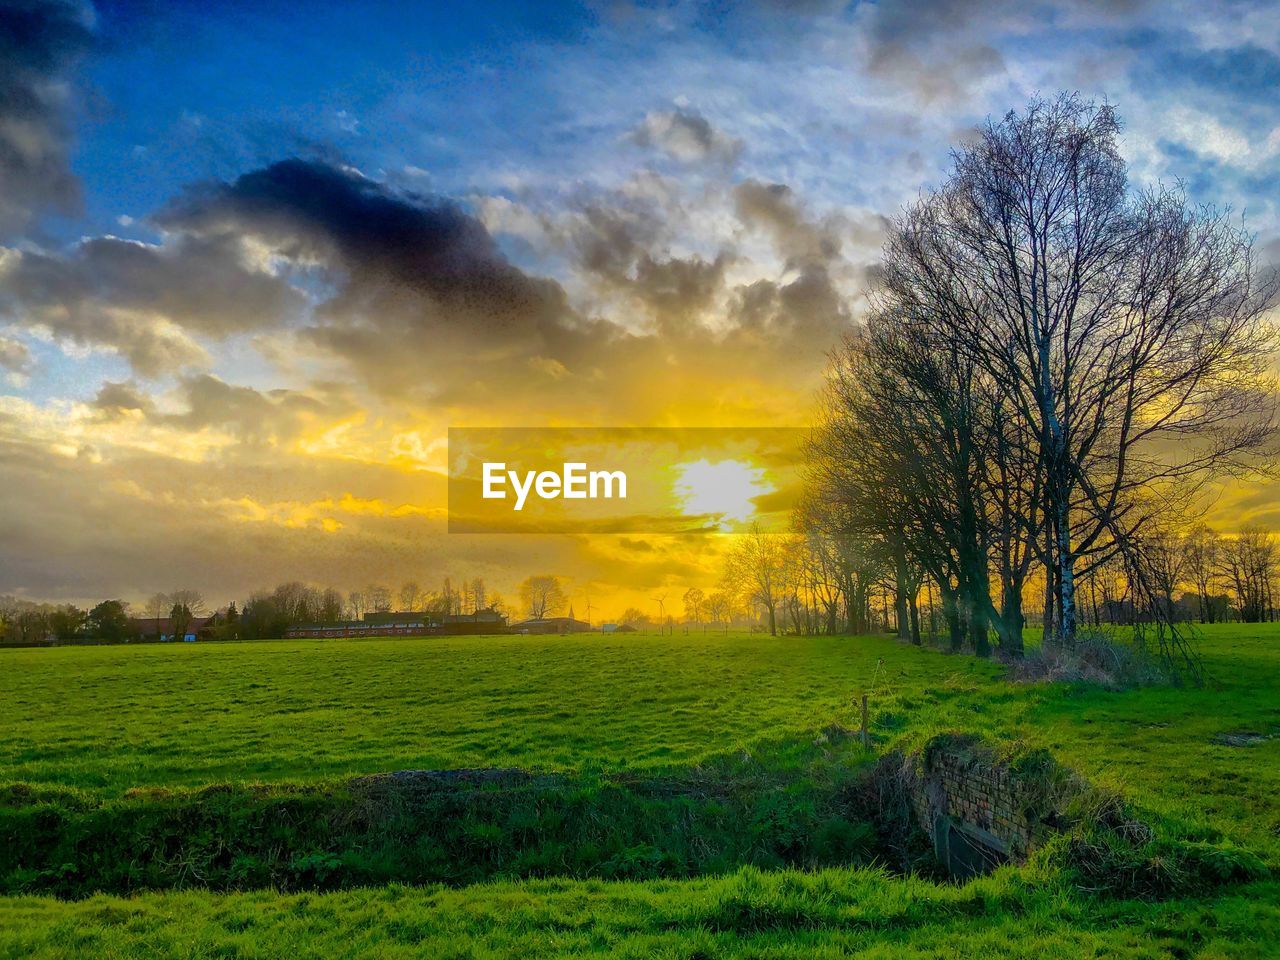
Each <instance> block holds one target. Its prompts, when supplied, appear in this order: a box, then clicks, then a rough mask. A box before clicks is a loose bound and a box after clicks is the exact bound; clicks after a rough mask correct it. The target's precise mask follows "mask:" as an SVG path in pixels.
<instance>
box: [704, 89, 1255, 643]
mask: <svg viewBox="0 0 1280 960" xmlns="http://www.w3.org/2000/svg"><path fill="white" fill-rule="evenodd" d="M1119 130H1120V124H1119V120H1118V119H1117V117H1116V114H1115V112H1114V111H1113V110H1112V108H1111V107H1110V106H1107V105H1105V104H1104V105H1098V104H1095V103H1090V102H1085V101H1083V100H1081V99H1080V98H1078V97H1076V96H1070V95H1063V96H1060V97H1058V98H1057V99H1054V100H1036V101H1033V102H1032V103H1031V104H1030V105H1029V107H1028V108H1027V109H1026V110H1025V111H1024V112H1022V113H1010V114H1008V115H1007V116H1005V117H1004V118H1002V119H1000V120H998V121H996V120H993V121H990V122H988V123H987V124H986V125H985V127H984V128H983V129H982V130H981V131H980V134H979V135H978V136H977V137H976V138H975V139H974V140H973V141H972V142H970V143H967V144H964V145H961V146H960V147H958V148H957V149H956V150H955V151H954V153H953V163H952V168H951V171H950V174H949V176H948V177H947V179H946V180H945V182H944V183H942V185H941V186H940V187H938V189H936V190H933V191H931V192H929V193H927V194H925V195H923V196H922V197H921V198H920V199H919V200H918V201H917V202H915V203H914V204H912V205H911V206H909V207H908V208H907V209H906V210H905V211H904V212H903V214H902V215H901V216H899V217H898V218H897V219H896V220H895V221H894V222H893V223H892V225H891V228H890V230H889V235H888V239H887V241H886V244H885V251H884V259H883V263H882V265H881V267H880V270H879V283H878V288H877V290H876V291H875V293H874V295H873V309H872V311H871V312H870V315H869V316H868V318H867V319H866V321H865V322H864V323H863V324H861V325H860V327H859V328H858V329H857V330H856V331H854V332H853V333H852V334H850V335H849V336H848V337H847V338H846V340H845V341H844V343H843V344H842V345H841V346H840V348H839V349H838V350H836V351H835V353H834V354H833V356H832V358H831V363H830V368H829V373H828V377H827V385H826V389H825V391H824V394H823V397H822V414H821V418H820V423H819V425H818V426H817V428H816V429H815V431H814V435H813V438H812V441H811V443H810V445H809V451H808V453H809V489H808V491H807V494H806V497H805V501H804V503H803V504H802V506H801V507H800V509H799V510H797V512H796V517H795V529H796V534H795V536H793V537H792V538H790V540H789V541H786V540H783V539H779V538H777V537H769V536H767V535H762V534H759V533H756V534H753V535H752V536H748V537H746V538H744V539H743V542H742V543H740V544H739V545H738V546H737V547H736V548H735V549H734V551H733V553H732V555H731V557H730V559H729V562H728V565H727V571H726V577H727V580H728V581H729V582H731V583H733V584H735V585H736V587H737V588H738V589H739V590H740V591H745V592H746V593H747V594H749V595H750V596H752V597H753V598H754V599H755V600H756V601H757V602H759V603H760V604H761V606H762V607H763V608H764V611H765V614H766V616H767V617H768V620H769V623H770V627H771V629H774V630H776V629H777V627H778V623H779V620H780V619H782V620H784V621H785V620H786V619H787V618H790V619H794V618H795V616H796V612H797V610H796V609H794V608H803V609H809V610H810V611H812V613H811V614H809V616H810V617H811V618H813V619H816V620H817V621H818V622H820V623H822V624H824V626H825V628H826V629H831V628H832V626H833V625H834V624H835V623H836V622H837V621H839V620H841V619H843V621H844V622H843V624H841V626H842V627H843V628H844V629H848V630H855V631H856V630H859V629H860V628H861V627H863V626H865V624H866V620H867V618H869V617H870V616H871V615H872V609H871V605H870V598H871V597H873V596H874V594H875V592H876V589H877V585H878V584H881V583H883V582H884V581H886V580H887V581H888V582H889V584H890V593H891V594H892V602H893V607H894V609H893V615H892V619H893V621H894V623H895V625H896V626H897V629H898V630H899V631H900V632H902V634H903V635H904V636H908V637H911V638H913V639H916V640H918V639H919V636H920V631H921V626H920V624H921V604H922V602H927V604H928V610H929V612H930V613H933V612H934V611H935V610H936V611H940V613H941V617H942V619H943V620H944V621H945V629H946V632H947V635H948V637H949V642H950V645H951V646H952V647H953V648H954V649H961V648H968V649H971V650H973V651H975V652H977V653H979V654H988V653H990V652H991V651H992V644H993V641H994V644H995V646H996V647H998V648H999V649H1000V650H1001V651H1002V652H1004V653H1006V654H1008V655H1012V656H1019V655H1020V654H1021V651H1022V637H1023V629H1024V626H1025V624H1026V621H1027V614H1026V612H1025V609H1024V607H1025V606H1026V604H1027V603H1029V602H1030V603H1035V602H1036V600H1034V599H1032V597H1033V596H1036V597H1038V602H1039V612H1040V616H1039V619H1040V620H1041V621H1042V623H1043V624H1044V625H1045V636H1046V638H1047V640H1048V642H1050V643H1052V644H1057V645H1060V646H1062V647H1064V648H1070V647H1071V646H1072V645H1073V644H1074V643H1075V641H1076V637H1077V634H1078V631H1079V629H1080V627H1081V625H1082V623H1083V622H1087V621H1088V619H1089V618H1090V617H1091V616H1093V617H1095V618H1096V616H1097V613H1096V612H1095V610H1096V608H1095V607H1094V606H1093V605H1092V604H1091V603H1090V601H1089V594H1090V591H1092V592H1093V593H1094V594H1096V592H1097V588H1098V586H1099V585H1100V583H1101V582H1102V581H1103V580H1105V579H1106V578H1108V577H1112V576H1115V577H1116V579H1118V580H1119V581H1121V582H1123V585H1124V586H1123V590H1124V594H1125V596H1126V598H1127V602H1128V603H1129V604H1131V605H1132V607H1133V613H1132V618H1133V619H1134V620H1135V622H1155V623H1158V624H1161V625H1162V628H1161V629H1160V630H1159V631H1158V633H1157V636H1158V639H1159V644H1160V649H1161V652H1162V653H1163V654H1165V655H1166V656H1167V657H1169V658H1172V659H1177V658H1183V659H1186V658H1188V657H1189V656H1190V655H1189V653H1188V651H1187V649H1186V645H1185V643H1184V638H1183V637H1182V636H1181V634H1180V632H1179V631H1178V630H1177V629H1173V628H1171V629H1164V626H1165V625H1168V624H1169V623H1170V622H1171V621H1172V620H1173V618H1172V616H1171V613H1172V609H1171V593H1172V589H1173V587H1172V586H1171V584H1174V585H1178V584H1182V583H1183V582H1184V579H1186V578H1187V577H1189V578H1190V579H1195V577H1194V575H1191V574H1189V573H1188V574H1186V575H1185V576H1184V568H1185V570H1186V571H1190V570H1191V569H1192V564H1191V563H1190V561H1188V560H1187V559H1186V557H1187V556H1189V555H1190V553H1191V552H1192V551H1193V549H1194V548H1193V547H1192V542H1191V540H1187V541H1186V542H1183V540H1184V538H1182V537H1180V536H1178V535H1176V534H1174V533H1171V532H1170V531H1171V530H1176V529H1179V528H1180V527H1181V526H1183V524H1184V522H1185V520H1186V509H1187V506H1188V505H1189V504H1192V503H1194V502H1196V501H1197V498H1198V494H1200V493H1201V492H1202V491H1203V489H1204V487H1205V485H1206V484H1208V483H1210V482H1212V481H1213V480H1215V479H1216V478H1219V477H1221V476H1223V475H1224V474H1232V473H1235V474H1239V473H1245V472H1249V471H1252V470H1255V469H1257V468H1258V466H1259V464H1260V462H1262V461H1264V460H1265V459H1266V458H1267V457H1268V455H1270V454H1272V453H1273V451H1274V446H1273V443H1274V437H1275V431H1274V423H1273V417H1274V397H1275V395H1276V394H1275V384H1274V382H1273V380H1272V378H1271V376H1270V375H1269V373H1268V363H1269V361H1270V358H1271V355H1272V347H1273V344H1274V332H1273V330H1272V329H1271V327H1270V326H1269V325H1268V324H1267V322H1266V311H1267V309H1268V308H1269V307H1270V306H1272V305H1273V304H1274V302H1275V293H1276V290H1277V282H1276V276H1275V272H1274V271H1270V272H1264V271H1263V270H1261V269H1260V268H1259V267H1258V266H1257V264H1256V262H1255V256H1254V252H1253V239H1252V237H1251V236H1250V235H1249V234H1247V233H1246V232H1244V231H1243V230H1242V229H1240V228H1239V227H1237V226H1236V225H1235V224H1234V223H1233V221H1232V220H1231V219H1230V217H1229V215H1228V214H1227V213H1224V212H1221V211H1218V210H1215V209H1213V208H1210V207H1205V206H1195V205H1193V204H1191V203H1190V202H1189V201H1188V200H1187V198H1186V197H1185V196H1184V195H1183V193H1182V192H1181V190H1180V189H1177V188H1174V189H1168V188H1165V187H1163V186H1151V187H1145V188H1141V189H1134V188H1131V187H1130V185H1129V183H1128V180H1127V173H1126V169H1125V164H1124V161H1123V160H1122V158H1121V155H1120V151H1119V148H1118V144H1117V137H1118V134H1119ZM1203 536H1204V535H1203V534H1197V537H1199V538H1200V540H1203ZM1216 544H1217V550H1218V556H1217V557H1216V558H1215V559H1213V560H1212V561H1205V562H1207V563H1209V564H1210V567H1211V568H1212V570H1213V577H1214V578H1216V579H1215V582H1216V583H1220V584H1222V585H1224V586H1227V587H1229V589H1230V590H1231V591H1232V592H1233V595H1234V597H1235V605H1236V608H1237V611H1238V614H1239V615H1240V616H1242V617H1244V618H1246V619H1250V618H1253V619H1256V618H1258V617H1260V616H1263V615H1269V613H1264V612H1266V611H1269V610H1270V609H1271V584H1272V582H1273V581H1274V557H1273V555H1272V554H1271V553H1270V552H1269V551H1270V550H1271V548H1270V546H1269V544H1270V538H1269V536H1267V535H1265V534H1262V533H1260V532H1258V531H1246V532H1244V533H1242V534H1241V535H1240V536H1238V537H1234V538H1219V539H1218V540H1217V541H1216ZM797 552H798V553H801V554H803V560H802V561H801V562H796V560H795V559H794V555H795V554H796V553H797ZM1175 559H1176V561H1177V564H1176V565H1177V567H1178V569H1176V570H1171V569H1169V566H1168V564H1169V563H1170V562H1171V561H1173V560H1175ZM1174 574H1176V576H1175V575H1174ZM1201 579H1202V582H1201V583H1200V584H1199V586H1198V587H1197V590H1198V596H1200V597H1202V598H1205V603H1206V604H1207V603H1208V599H1207V598H1208V597H1209V595H1210V590H1209V588H1208V586H1207V581H1204V580H1203V577H1202V578H1201ZM1175 581H1176V583H1175ZM1033 588H1035V589H1033ZM801 598H803V599H801ZM1206 609H1207V607H1206Z"/></svg>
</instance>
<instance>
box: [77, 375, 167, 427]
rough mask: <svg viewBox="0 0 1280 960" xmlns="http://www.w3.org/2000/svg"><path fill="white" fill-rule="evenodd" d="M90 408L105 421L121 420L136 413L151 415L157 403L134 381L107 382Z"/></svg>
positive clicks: (100, 388) (99, 389) (90, 404)
mask: <svg viewBox="0 0 1280 960" xmlns="http://www.w3.org/2000/svg"><path fill="white" fill-rule="evenodd" d="M89 406H91V407H93V408H94V410H96V411H97V413H98V416H99V418H100V419H103V420H119V419H120V418H121V417H124V416H128V415H129V414H131V413H133V412H134V411H137V412H138V413H141V414H149V413H151V412H152V411H153V410H154V409H155V403H154V402H153V401H152V400H151V398H150V397H149V396H147V395H146V394H145V393H144V392H143V391H142V389H141V388H140V387H139V386H138V384H137V383H135V382H134V381H132V380H124V381H118V382H117V381H111V380H108V381H106V382H105V383H103V384H102V386H100V387H99V388H98V393H97V395H96V396H94V398H93V400H91V401H90V402H89Z"/></svg>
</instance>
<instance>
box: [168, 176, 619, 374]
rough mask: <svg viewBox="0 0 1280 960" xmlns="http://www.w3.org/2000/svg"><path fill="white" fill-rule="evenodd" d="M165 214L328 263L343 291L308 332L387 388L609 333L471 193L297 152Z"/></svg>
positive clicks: (203, 230)
mask: <svg viewBox="0 0 1280 960" xmlns="http://www.w3.org/2000/svg"><path fill="white" fill-rule="evenodd" d="M156 220H157V222H158V223H160V224H161V225H162V226H164V227H165V228H166V229H170V230H175V231H181V232H183V233H185V234H188V235H191V236H195V237H200V238H203V239H205V240H207V241H215V240H217V239H218V238H226V237H233V236H234V237H247V238H250V239H251V240H252V242H254V243H256V244H259V245H261V246H263V247H265V248H266V249H268V250H270V251H271V253H272V255H273V256H276V257H280V258H283V259H285V260H287V261H289V262H291V263H292V264H294V265H296V266H298V267H305V266H313V267H315V268H316V269H318V270H319V271H321V273H322V274H323V275H324V276H325V277H326V278H327V279H328V280H329V281H330V282H331V283H332V285H333V288H334V290H335V292H334V294H333V296H332V297H330V298H329V299H327V300H325V301H324V302H323V303H322V304H321V305H320V306H319V308H318V309H317V311H316V316H315V322H313V323H311V324H309V325H306V326H305V327H303V328H302V329H301V330H300V332H299V336H300V338H301V340H302V342H304V343H308V344H310V345H312V346H314V347H317V348H319V349H321V350H323V351H325V352H327V353H329V354H330V355H332V356H334V357H338V358H341V359H342V360H344V361H345V362H347V363H349V364H351V365H352V366H354V367H355V368H356V369H357V370H358V371H359V372H360V373H361V375H362V376H363V377H364V379H365V381H366V382H367V383H368V384H370V385H371V386H373V387H374V388H375V389H377V390H379V391H382V392H389V393H402V392H405V391H411V392H419V393H422V394H424V395H430V394H431V393H432V391H433V389H434V388H435V387H436V386H437V385H438V383H440V382H447V381H449V380H451V379H453V376H454V374H455V373H456V372H457V369H458V364H459V358H466V357H472V358H473V359H474V361H475V362H486V361H487V362H493V361H494V360H495V359H497V358H511V357H515V356H519V357H526V356H528V355H529V354H537V355H544V356H549V357H551V358H553V359H558V360H561V361H564V360H565V359H566V358H565V356H563V354H564V353H566V352H572V351H573V350H574V349H575V345H584V344H585V343H586V342H587V341H591V340H593V339H595V338H597V337H598V336H606V335H607V333H608V331H607V325H606V324H602V323H593V322H588V321H585V320H582V319H581V318H578V317H576V316H575V315H574V312H573V311H572V309H571V308H570V306H569V304H568V301H567V299H566V296H565V293H564V290H563V289H562V288H561V287H560V285H559V284H558V283H557V282H555V281H554V280H551V279H547V278H542V277H536V276H531V275H529V274H527V273H525V272H524V271H522V270H520V269H519V268H517V267H515V266H514V265H512V264H511V263H510V261H508V260H507V258H506V257H505V256H504V255H503V254H502V252H501V251H500V250H499V249H498V246H497V244H496V243H495V242H494V240H493V238H492V236H491V235H490V234H489V232H488V230H487V229H486V228H485V226H484V225H483V224H482V223H481V222H480V220H478V219H477V218H476V217H474V216H472V215H471V214H470V213H468V212H467V211H466V210H464V209H463V208H462V207H461V206H460V205H459V204H458V203H456V202H454V201H452V200H449V199H445V198H439V197H427V196H422V195H417V194H412V193H402V192H397V191H395V190H393V189H391V188H390V187H388V186H387V185H385V184H381V183H378V182H377V181H374V180H371V179H369V178H367V177H364V176H363V175H361V174H360V173H359V172H357V171H354V170H350V169H344V168H339V167H336V166H333V165H330V164H327V163H323V162H319V161H304V160H285V161H281V162H279V163H275V164H273V165H271V166H269V167H266V168H263V169H261V170H257V171H254V172H252V173H248V174H245V175H243V176H241V177H240V178H238V179H237V180H235V181H233V182H231V183H219V184H210V185H204V186H203V187H200V188H198V189H194V190H191V191H189V192H188V193H187V194H186V195H185V196H183V197H181V198H180V199H178V200H177V201H175V202H173V203H172V204H170V205H169V206H168V207H167V208H166V209H165V210H163V211H161V213H160V214H159V215H158V216H157V217H156ZM445 358H448V362H445Z"/></svg>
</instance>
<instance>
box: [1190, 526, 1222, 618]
mask: <svg viewBox="0 0 1280 960" xmlns="http://www.w3.org/2000/svg"><path fill="white" fill-rule="evenodd" d="M1221 541H1222V538H1221V537H1219V536H1218V534H1217V533H1215V532H1214V531H1213V530H1211V529H1209V528H1208V527H1206V526H1205V525H1204V524H1197V525H1196V526H1195V527H1193V528H1192V529H1191V530H1190V531H1189V532H1188V534H1187V536H1186V538H1185V540H1184V541H1183V550H1184V551H1185V554H1186V557H1185V560H1186V569H1187V579H1188V580H1190V582H1191V583H1192V585H1193V586H1194V587H1195V591H1196V612H1197V614H1198V615H1199V617H1200V622H1201V623H1213V622H1214V620H1215V619H1216V618H1217V610H1216V608H1215V606H1214V603H1213V590H1214V587H1215V586H1216V585H1217V582H1218V572H1219V571H1218V565H1219V564H1218V553H1219V548H1220V545H1221Z"/></svg>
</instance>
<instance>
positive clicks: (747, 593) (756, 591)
mask: <svg viewBox="0 0 1280 960" xmlns="http://www.w3.org/2000/svg"><path fill="white" fill-rule="evenodd" d="M784 564H785V555H784V552H783V544H782V542H781V538H780V536H779V535H776V534H768V533H764V532H762V531H761V530H760V525H759V524H752V527H751V530H750V531H749V532H748V533H745V534H742V535H741V536H739V537H738V539H737V542H736V543H735V544H734V546H733V547H732V548H730V550H729V556H728V562H727V564H726V567H725V583H726V585H727V586H728V587H729V588H730V589H731V590H733V591H734V592H735V593H737V594H739V595H740V596H742V597H743V599H745V600H747V601H748V602H750V603H756V604H759V605H760V606H761V607H762V608H763V609H764V611H765V614H766V616H767V617H768V618H769V633H770V635H772V636H777V635H778V601H779V600H780V598H781V596H782V587H783V576H784Z"/></svg>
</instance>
